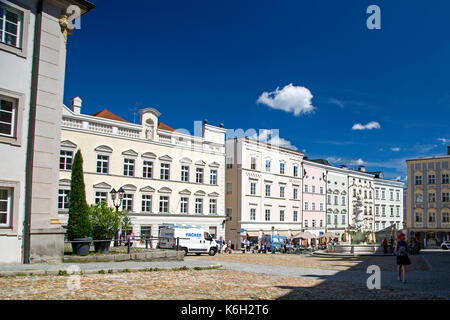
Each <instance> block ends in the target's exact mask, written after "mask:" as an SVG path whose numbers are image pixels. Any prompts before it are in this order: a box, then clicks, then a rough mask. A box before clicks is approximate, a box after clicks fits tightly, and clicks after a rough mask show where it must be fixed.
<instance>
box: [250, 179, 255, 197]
mask: <svg viewBox="0 0 450 320" xmlns="http://www.w3.org/2000/svg"><path fill="white" fill-rule="evenodd" d="M250 194H251V195H255V194H256V182H250Z"/></svg>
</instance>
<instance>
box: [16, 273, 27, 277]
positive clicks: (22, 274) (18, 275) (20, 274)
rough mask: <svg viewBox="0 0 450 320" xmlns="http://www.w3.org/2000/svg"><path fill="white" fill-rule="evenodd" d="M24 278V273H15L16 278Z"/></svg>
mask: <svg viewBox="0 0 450 320" xmlns="http://www.w3.org/2000/svg"><path fill="white" fill-rule="evenodd" d="M26 276H27V274H26V273H24V272H18V273H16V277H26Z"/></svg>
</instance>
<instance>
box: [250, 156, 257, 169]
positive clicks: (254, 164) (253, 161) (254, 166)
mask: <svg viewBox="0 0 450 320" xmlns="http://www.w3.org/2000/svg"><path fill="white" fill-rule="evenodd" d="M250 161H251V164H250V168H251V169H252V170H256V158H251V160H250Z"/></svg>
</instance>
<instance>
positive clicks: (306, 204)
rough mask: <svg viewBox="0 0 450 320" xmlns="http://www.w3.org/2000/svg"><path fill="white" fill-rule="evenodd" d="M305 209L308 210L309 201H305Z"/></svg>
mask: <svg viewBox="0 0 450 320" xmlns="http://www.w3.org/2000/svg"><path fill="white" fill-rule="evenodd" d="M305 210H308V202H305Z"/></svg>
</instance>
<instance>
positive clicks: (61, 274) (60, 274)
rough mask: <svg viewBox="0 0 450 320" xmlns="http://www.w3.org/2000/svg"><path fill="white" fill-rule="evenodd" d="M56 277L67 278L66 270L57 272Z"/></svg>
mask: <svg viewBox="0 0 450 320" xmlns="http://www.w3.org/2000/svg"><path fill="white" fill-rule="evenodd" d="M58 276H67V270H58Z"/></svg>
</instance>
